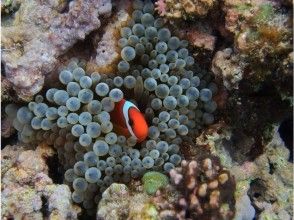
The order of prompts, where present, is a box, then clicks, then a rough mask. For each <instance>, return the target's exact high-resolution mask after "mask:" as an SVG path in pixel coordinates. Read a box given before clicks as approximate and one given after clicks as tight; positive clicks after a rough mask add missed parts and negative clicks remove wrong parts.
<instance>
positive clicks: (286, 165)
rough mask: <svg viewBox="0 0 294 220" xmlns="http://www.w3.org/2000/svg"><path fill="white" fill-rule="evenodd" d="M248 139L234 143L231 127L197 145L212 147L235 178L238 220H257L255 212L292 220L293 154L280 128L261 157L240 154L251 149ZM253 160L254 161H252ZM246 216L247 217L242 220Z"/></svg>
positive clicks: (207, 137)
mask: <svg viewBox="0 0 294 220" xmlns="http://www.w3.org/2000/svg"><path fill="white" fill-rule="evenodd" d="M248 139H249V137H244V138H243V139H242V138H238V142H235V141H232V132H231V131H230V129H229V128H228V127H227V129H222V132H217V131H216V132H212V133H210V134H206V138H205V140H204V139H203V137H201V138H200V137H198V138H197V144H198V145H199V146H206V147H209V149H210V151H211V152H212V153H213V154H215V155H217V156H219V157H220V158H221V161H222V164H223V165H224V166H225V167H226V168H227V169H228V170H230V172H231V174H232V175H233V176H234V177H235V180H236V192H235V198H236V215H235V216H236V217H235V218H236V219H250V218H249V217H248V216H254V213H255V212H256V213H260V215H259V216H276V219H290V218H288V217H287V216H292V215H293V213H292V209H291V204H293V198H292V194H293V189H292V184H293V179H292V178H293V173H292V170H293V164H292V163H291V162H289V161H288V159H289V150H288V148H287V147H286V146H285V145H284V142H283V140H282V139H281V137H280V135H279V133H278V129H277V127H275V128H274V131H273V132H272V135H271V138H270V141H269V142H268V144H265V146H264V152H263V153H262V154H260V155H255V157H253V154H254V152H253V151H251V152H250V154H248V153H244V151H242V150H238V149H239V148H240V147H244V148H245V149H248V147H246V145H248V144H249V145H251V144H250V143H247V142H248ZM238 154H243V156H241V155H239V156H238ZM246 157H247V159H246ZM240 158H242V159H240ZM249 158H254V159H253V160H251V161H250V160H249ZM248 196H249V198H250V202H249V201H248ZM245 197H247V198H245ZM246 204H247V205H246ZM252 205H254V209H255V210H253V206H252ZM244 206H246V207H247V208H246V210H245V209H244V208H241V207H244ZM256 209H257V210H256ZM242 216H243V217H244V216H245V217H244V218H241V217H242ZM246 216H247V217H246ZM280 216H284V217H285V216H286V217H285V218H280ZM260 219H264V218H262V217H260ZM273 219H275V218H273Z"/></svg>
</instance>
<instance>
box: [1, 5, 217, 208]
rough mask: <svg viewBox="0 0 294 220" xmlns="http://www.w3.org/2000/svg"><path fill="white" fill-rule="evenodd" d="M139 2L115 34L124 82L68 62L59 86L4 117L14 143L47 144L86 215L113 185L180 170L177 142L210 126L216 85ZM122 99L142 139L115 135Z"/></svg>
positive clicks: (180, 42) (214, 105) (151, 12)
mask: <svg viewBox="0 0 294 220" xmlns="http://www.w3.org/2000/svg"><path fill="white" fill-rule="evenodd" d="M137 4H138V3H136V2H135V3H134V7H135V9H136V10H135V11H134V12H133V14H132V19H133V20H132V21H133V22H129V26H128V27H123V28H121V30H120V35H121V39H120V40H119V42H118V44H119V45H120V47H121V53H120V56H121V58H122V60H121V61H120V62H119V63H118V64H117V69H118V71H119V72H120V74H121V75H122V76H123V77H121V76H113V75H112V74H108V75H106V74H102V73H101V74H100V73H96V72H94V73H92V74H91V75H90V74H89V73H86V72H85V71H84V69H83V68H82V67H84V63H83V62H80V61H78V60H77V59H72V60H71V61H70V62H69V63H68V65H67V66H66V67H64V69H63V70H62V71H61V72H60V74H59V81H60V83H61V85H60V86H59V87H58V88H50V89H49V90H47V92H46V97H45V98H44V97H43V96H42V95H37V96H36V97H35V99H34V101H33V102H30V103H29V104H28V106H23V107H20V108H19V109H18V107H17V106H13V105H7V106H6V111H7V114H8V111H9V110H8V109H12V110H14V111H12V112H11V113H10V115H12V117H11V118H13V125H14V127H15V129H16V130H17V131H18V137H19V140H20V141H22V142H24V143H38V142H39V141H42V140H45V141H46V143H47V144H48V145H53V146H54V147H55V149H56V150H57V152H58V158H59V160H60V163H61V164H62V165H63V168H64V170H65V174H64V176H65V181H66V183H68V184H70V185H71V186H72V188H73V190H74V192H73V194H72V199H73V200H74V201H75V202H76V203H82V204H83V206H84V207H85V208H86V209H88V210H89V212H90V213H93V209H95V206H94V200H95V197H97V196H99V193H100V192H103V191H104V190H105V189H106V187H108V186H109V185H110V184H111V183H113V182H125V183H127V182H129V181H130V180H131V178H138V177H141V176H142V175H143V174H144V173H145V172H146V171H148V170H157V171H163V172H168V171H169V170H171V169H172V168H174V167H175V166H177V165H179V164H180V162H181V160H182V158H181V155H179V145H180V144H181V143H182V142H183V141H186V142H187V141H192V137H193V135H195V134H197V133H198V132H199V130H200V129H202V128H203V127H205V126H206V125H209V124H212V123H213V121H214V115H213V113H214V111H215V110H216V108H217V106H216V103H215V102H214V101H213V100H212V98H213V96H214V95H215V94H216V92H217V87H216V85H215V84H214V83H213V82H211V81H212V78H211V77H210V76H209V74H206V72H204V73H199V74H196V70H197V69H196V68H195V65H194V58H193V57H192V56H190V55H189V51H188V49H186V47H187V42H186V41H184V40H182V41H181V40H180V39H179V38H178V37H175V36H172V35H171V32H170V31H169V29H168V28H165V27H164V23H163V22H164V21H163V20H162V19H161V18H157V19H155V18H154V16H153V15H152V14H154V8H153V4H152V3H146V4H145V5H140V4H139V5H137ZM135 12H136V13H135ZM143 12H144V13H143ZM102 41H103V38H102ZM139 64H140V65H139ZM129 70H130V71H131V74H130V75H129V74H126V72H127V71H129ZM88 74H89V75H90V76H87V75H88ZM124 75H125V76H124ZM93 91H95V92H93ZM134 98H135V99H134ZM145 98H147V99H146V100H145ZM124 99H126V100H130V101H132V102H133V103H134V104H135V105H136V106H138V109H140V110H141V111H142V112H143V113H144V115H145V118H146V120H147V121H148V125H149V128H147V125H146V130H148V129H149V131H146V135H147V132H148V138H147V139H146V140H145V137H144V139H142V140H140V139H139V138H138V137H137V136H136V135H134V134H131V135H130V137H127V138H126V137H125V136H123V135H122V134H121V133H119V132H118V131H117V130H116V127H117V125H118V124H117V123H119V122H118V121H117V120H118V118H116V115H117V114H118V113H119V112H116V111H119V110H118V109H117V107H116V106H117V105H119V103H120V102H121V101H123V100H124ZM129 105H133V104H132V103H131V102H129ZM136 106H135V107H136ZM136 108H137V107H136ZM17 109H18V110H17ZM128 114H130V113H128ZM119 117H123V116H119ZM128 117H129V115H128ZM130 117H131V116H130ZM125 120H127V119H125ZM129 120H130V121H131V120H133V119H132V118H130V119H129ZM129 120H127V121H129ZM128 123H129V122H128ZM133 125H134V126H135V122H133ZM133 125H130V126H133ZM140 126H141V125H140ZM187 134H189V135H188V136H187ZM139 140H140V141H139ZM137 141H138V143H137ZM142 141H143V142H142ZM140 142H142V143H140ZM165 182H166V181H165ZM97 185H98V186H97ZM150 192H151V191H150ZM96 200H97V199H96Z"/></svg>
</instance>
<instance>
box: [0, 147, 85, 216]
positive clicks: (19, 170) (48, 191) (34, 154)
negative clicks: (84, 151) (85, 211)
mask: <svg viewBox="0 0 294 220" xmlns="http://www.w3.org/2000/svg"><path fill="white" fill-rule="evenodd" d="M53 154H54V152H53V150H52V149H51V148H49V147H48V146H46V145H39V146H38V147H37V148H36V149H35V150H31V149H28V147H24V146H18V145H15V146H10V145H7V146H6V147H5V148H4V149H3V150H2V155H1V166H2V188H1V191H2V192H1V193H2V198H1V205H2V213H1V214H2V215H1V218H2V219H32V220H34V219H36V220H37V219H43V218H49V219H68V218H70V219H77V215H78V213H79V212H80V211H81V210H80V208H79V207H77V206H75V205H73V203H72V201H71V191H70V189H69V187H68V186H67V185H58V184H54V183H53V181H52V179H51V178H50V177H49V176H48V166H47V165H46V158H48V157H50V156H52V155H53Z"/></svg>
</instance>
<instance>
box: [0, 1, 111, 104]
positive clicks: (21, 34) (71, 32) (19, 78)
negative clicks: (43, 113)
mask: <svg viewBox="0 0 294 220" xmlns="http://www.w3.org/2000/svg"><path fill="white" fill-rule="evenodd" d="M62 5H63V6H64V7H63V8H62V10H60V8H59V7H60V5H59V4H58V3H57V2H56V3H54V2H47V3H46V4H43V3H41V2H39V1H23V2H21V4H20V6H19V9H18V10H17V12H15V14H14V17H15V18H14V20H13V21H12V22H11V23H12V24H11V25H5V26H3V27H2V39H1V41H2V63H3V64H4V69H5V77H6V79H7V80H9V81H10V82H11V83H12V86H13V89H14V90H15V91H16V93H17V95H18V96H19V97H20V98H22V99H24V100H29V99H30V98H31V97H32V96H33V95H35V94H36V93H38V92H39V91H40V90H41V89H42V87H43V84H44V77H45V75H46V74H48V73H49V72H50V71H52V70H53V68H54V65H55V64H56V62H57V57H58V56H60V55H61V54H63V53H64V52H65V51H66V50H67V49H68V48H70V47H71V46H73V44H74V43H76V42H77V41H78V40H82V39H85V36H86V35H87V34H89V33H90V32H91V31H93V30H94V29H97V28H99V26H100V25H101V22H100V20H99V19H98V16H103V15H105V14H108V13H109V12H110V11H111V3H110V1H107V0H105V1H104V0H103V1H97V0H91V1H88V2H87V3H84V2H83V1H72V2H70V3H69V4H62ZM67 7H68V9H67ZM3 71H4V70H3ZM27 73H29V74H30V77H29V78H27V77H26V74H27Z"/></svg>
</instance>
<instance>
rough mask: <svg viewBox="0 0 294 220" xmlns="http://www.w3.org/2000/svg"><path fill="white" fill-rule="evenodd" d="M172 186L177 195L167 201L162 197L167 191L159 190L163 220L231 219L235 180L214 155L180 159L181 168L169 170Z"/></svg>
mask: <svg viewBox="0 0 294 220" xmlns="http://www.w3.org/2000/svg"><path fill="white" fill-rule="evenodd" d="M170 177H171V182H172V186H173V187H175V188H176V190H177V192H178V193H179V195H177V199H176V201H174V202H172V203H171V204H170V203H169V204H166V203H165V202H163V201H164V200H162V199H163V198H164V195H165V194H168V192H169V191H170V190H171V189H172V188H167V192H165V190H162V191H161V192H158V194H157V196H158V198H156V199H155V201H157V202H159V203H158V205H159V206H160V207H161V214H160V216H161V218H162V219H170V218H172V219H232V218H233V216H234V211H235V199H234V191H235V181H234V178H233V177H232V176H231V175H230V173H229V171H228V170H226V169H224V168H223V167H222V166H221V164H220V162H219V159H218V158H217V157H214V156H207V157H205V156H203V157H202V159H200V158H199V159H197V161H196V160H192V161H186V160H183V161H182V163H181V167H178V168H175V169H173V170H171V171H170Z"/></svg>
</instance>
